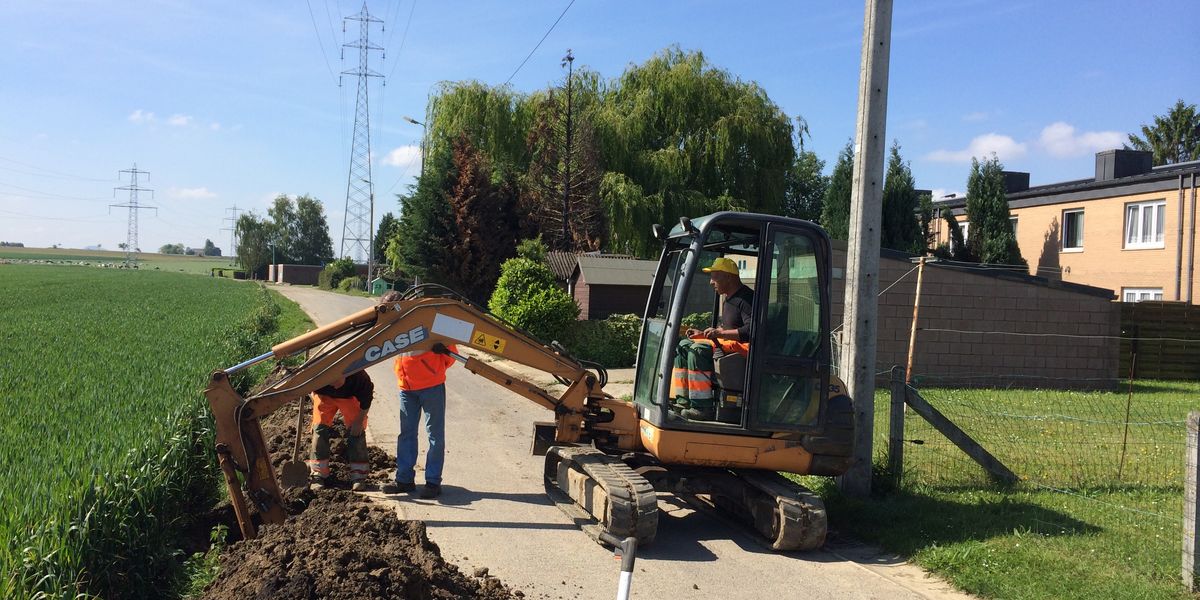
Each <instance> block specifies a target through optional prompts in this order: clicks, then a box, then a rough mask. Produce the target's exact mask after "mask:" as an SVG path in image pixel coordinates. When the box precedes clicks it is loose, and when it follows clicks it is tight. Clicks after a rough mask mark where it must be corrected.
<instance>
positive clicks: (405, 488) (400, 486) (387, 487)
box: [383, 481, 417, 494]
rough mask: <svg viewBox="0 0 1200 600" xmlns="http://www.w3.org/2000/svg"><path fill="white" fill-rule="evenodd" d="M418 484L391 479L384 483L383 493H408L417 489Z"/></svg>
mask: <svg viewBox="0 0 1200 600" xmlns="http://www.w3.org/2000/svg"><path fill="white" fill-rule="evenodd" d="M416 489H417V484H415V483H401V482H399V481H389V482H387V483H385V484H383V493H385V494H408V493H411V492H413V491H416Z"/></svg>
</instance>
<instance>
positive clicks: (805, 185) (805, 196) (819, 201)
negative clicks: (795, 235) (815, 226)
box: [782, 150, 829, 222]
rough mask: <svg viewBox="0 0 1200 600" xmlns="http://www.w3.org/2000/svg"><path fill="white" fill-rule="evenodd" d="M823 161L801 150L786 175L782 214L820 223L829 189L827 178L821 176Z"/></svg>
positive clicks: (812, 153) (807, 151) (813, 154)
mask: <svg viewBox="0 0 1200 600" xmlns="http://www.w3.org/2000/svg"><path fill="white" fill-rule="evenodd" d="M824 169H825V161H823V160H821V159H820V158H819V157H817V153H816V152H813V151H811V150H801V151H799V152H798V153H797V154H796V161H795V162H793V163H792V168H791V169H789V170H788V173H787V189H786V190H785V191H784V197H783V210H782V213H783V215H784V216H786V217H795V218H797V219H805V220H807V221H814V222H816V221H820V220H821V210H822V208H823V207H824V204H825V191H826V190H827V189H829V178H828V177H826V176H825V175H822V174H821V171H823V170H824Z"/></svg>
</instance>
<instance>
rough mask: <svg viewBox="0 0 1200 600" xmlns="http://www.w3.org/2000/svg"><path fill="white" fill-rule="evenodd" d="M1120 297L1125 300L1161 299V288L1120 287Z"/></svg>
mask: <svg viewBox="0 0 1200 600" xmlns="http://www.w3.org/2000/svg"><path fill="white" fill-rule="evenodd" d="M1121 299H1122V300H1123V301H1125V302H1142V301H1145V300H1162V299H1163V297H1162V288H1121Z"/></svg>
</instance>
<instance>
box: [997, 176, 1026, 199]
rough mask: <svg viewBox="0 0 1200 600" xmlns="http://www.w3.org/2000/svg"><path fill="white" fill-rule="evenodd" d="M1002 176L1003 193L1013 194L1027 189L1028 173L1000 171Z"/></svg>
mask: <svg viewBox="0 0 1200 600" xmlns="http://www.w3.org/2000/svg"><path fill="white" fill-rule="evenodd" d="M1002 173H1003V174H1004V193H1005V194H1015V193H1017V192H1023V191H1025V190H1027V189H1029V173H1022V172H1020V171H1002Z"/></svg>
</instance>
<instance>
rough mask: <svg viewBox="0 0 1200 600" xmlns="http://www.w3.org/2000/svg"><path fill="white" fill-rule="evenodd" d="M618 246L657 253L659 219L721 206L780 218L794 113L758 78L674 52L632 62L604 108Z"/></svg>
mask: <svg viewBox="0 0 1200 600" xmlns="http://www.w3.org/2000/svg"><path fill="white" fill-rule="evenodd" d="M595 125H596V134H597V141H598V143H599V147H600V157H601V160H600V162H601V163H602V164H603V165H604V168H605V169H607V172H606V173H605V175H604V177H603V178H602V179H601V182H600V198H601V201H602V202H603V205H604V208H605V211H606V213H607V215H608V221H609V226H610V228H611V232H610V234H611V240H612V241H611V244H610V245H611V246H612V247H613V248H615V249H618V250H621V251H626V252H631V253H635V254H639V255H648V254H650V253H651V251H652V249H653V248H656V247H657V243H656V242H654V241H653V240H652V239H651V236H650V225H651V224H653V223H665V224H668V225H670V224H673V223H676V222H677V221H678V219H679V217H680V216H698V215H703V214H705V213H709V212H713V211H717V210H753V211H758V212H769V213H778V212H779V211H780V210H781V208H782V206H783V202H784V195H785V188H786V182H785V179H786V177H785V175H786V173H787V171H788V170H789V169H790V168H791V167H792V163H793V161H794V160H795V156H796V152H795V147H794V145H793V142H792V135H793V128H792V124H791V121H790V119H788V117H787V115H786V114H784V112H783V111H782V110H781V109H780V108H779V106H778V105H776V104H775V103H774V102H772V101H771V99H770V98H769V97H768V96H767V93H766V91H764V90H763V89H762V88H761V87H759V86H758V85H757V84H755V83H753V82H745V81H742V80H740V79H737V78H736V77H734V76H733V75H731V74H730V73H729V72H728V71H725V70H723V69H719V68H716V67H714V66H712V65H711V64H709V63H708V61H707V60H706V59H705V58H704V55H703V54H701V53H699V52H684V51H683V50H680V49H679V48H678V47H671V48H667V49H666V50H663V51H662V52H659V53H658V54H656V55H655V56H654V57H652V58H651V59H649V60H648V61H646V62H645V63H643V64H641V65H636V66H631V67H629V68H628V69H626V71H625V73H624V74H623V75H621V77H620V78H619V79H618V80H617V81H616V82H615V83H614V84H612V86H611V87H610V88H609V89H608V90H606V91H605V93H604V97H603V101H602V106H601V108H600V110H599V111H598V112H597V115H596V120H595Z"/></svg>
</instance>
